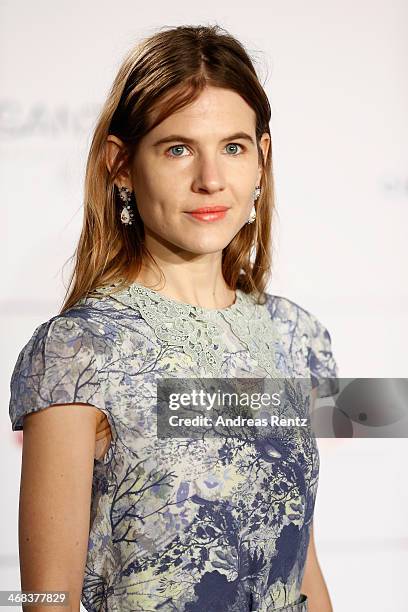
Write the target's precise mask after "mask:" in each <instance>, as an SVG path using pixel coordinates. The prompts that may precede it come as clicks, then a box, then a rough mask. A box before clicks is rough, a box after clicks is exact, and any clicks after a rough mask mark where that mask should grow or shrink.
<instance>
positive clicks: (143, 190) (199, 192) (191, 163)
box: [121, 87, 269, 255]
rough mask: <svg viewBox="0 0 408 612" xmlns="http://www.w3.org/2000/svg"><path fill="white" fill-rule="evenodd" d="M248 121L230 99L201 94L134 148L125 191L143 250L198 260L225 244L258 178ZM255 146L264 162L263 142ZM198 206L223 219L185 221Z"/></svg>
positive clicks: (242, 106) (215, 91) (249, 115)
mask: <svg viewBox="0 0 408 612" xmlns="http://www.w3.org/2000/svg"><path fill="white" fill-rule="evenodd" d="M255 119H256V117H255V112H254V111H253V110H252V108H251V107H250V106H249V105H248V104H247V103H246V102H245V100H243V98H241V96H239V95H238V94H237V93H235V92H233V91H231V90H228V89H221V88H217V87H207V88H206V89H205V90H204V91H203V92H202V93H201V95H200V97H199V98H197V100H195V101H194V102H193V103H192V104H191V105H189V106H188V107H185V108H183V109H181V110H180V111H177V112H176V113H174V114H173V115H171V116H170V117H168V118H167V119H165V120H164V121H163V122H162V123H161V124H160V125H158V126H156V127H155V128H154V129H153V130H151V131H150V132H149V133H148V134H146V136H145V137H144V138H143V139H142V140H141V141H140V143H139V147H138V150H137V154H136V156H135V159H134V161H133V166H132V168H131V169H130V171H131V176H130V179H131V184H130V185H129V187H130V188H131V189H133V190H134V192H135V197H136V202H137V207H138V210H139V214H140V216H141V218H142V220H143V223H144V226H145V237H146V246H147V247H148V248H149V246H154V243H161V245H162V246H165V247H167V248H170V249H171V250H172V251H173V252H177V253H179V254H180V250H181V251H185V252H187V253H189V254H200V255H202V254H206V253H215V252H217V251H222V249H224V248H225V247H226V246H227V245H228V244H229V243H230V242H231V240H232V239H233V237H234V236H235V235H236V234H237V233H238V231H239V230H240V229H241V227H242V226H243V225H244V224H245V223H246V221H247V219H248V216H249V213H250V211H251V208H252V205H253V191H254V189H255V187H256V186H257V185H259V184H260V179H261V175H262V172H261V167H262V166H261V160H259V164H258V152H257V147H256V136H255ZM245 134H246V135H247V136H245ZM260 144H261V148H262V150H263V153H264V157H265V158H266V155H267V151H268V147H269V135H268V134H266V133H265V134H263V137H262V140H261V143H260ZM121 184H123V181H122V183H121ZM205 206H209V207H211V206H225V207H227V211H226V212H225V214H224V215H223V216H222V215H221V216H219V218H217V219H216V220H213V221H209V220H208V218H207V220H206V218H203V217H195V216H193V215H191V214H190V213H191V211H193V210H194V209H196V208H199V207H205ZM153 250H154V249H153ZM187 253H185V254H186V255H187Z"/></svg>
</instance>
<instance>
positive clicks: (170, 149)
mask: <svg viewBox="0 0 408 612" xmlns="http://www.w3.org/2000/svg"><path fill="white" fill-rule="evenodd" d="M230 146H233V147H241V149H244V147H243V145H240V144H238V143H237V142H230V143H228V144H227V145H226V147H230ZM185 148H186V145H183V144H177V145H173V146H172V147H170V148H169V149H167V151H166V155H167V156H168V157H184V155H178V154H177V153H176V154H175V155H173V154H172V153H171V151H174V150H176V149H185ZM169 152H170V153H169ZM238 153H239V152H238ZM236 156H237V154H234V155H232V157H236Z"/></svg>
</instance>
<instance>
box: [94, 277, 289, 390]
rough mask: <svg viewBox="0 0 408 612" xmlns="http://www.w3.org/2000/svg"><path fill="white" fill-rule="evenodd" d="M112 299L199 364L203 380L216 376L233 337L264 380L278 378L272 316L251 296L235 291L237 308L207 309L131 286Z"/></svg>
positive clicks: (115, 294) (105, 291)
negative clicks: (258, 368)
mask: <svg viewBox="0 0 408 612" xmlns="http://www.w3.org/2000/svg"><path fill="white" fill-rule="evenodd" d="M114 286H115V285H110V286H109V287H101V288H98V289H97V290H96V292H97V293H101V294H106V293H108V292H110V291H111V288H112V287H114ZM111 297H113V298H115V299H117V300H119V301H120V302H122V303H123V304H126V305H128V306H130V307H132V308H137V309H138V310H139V312H140V314H141V316H142V317H143V318H144V319H145V321H146V322H147V323H148V324H149V325H150V326H151V327H152V328H153V330H154V333H155V335H156V336H157V338H158V339H159V340H160V341H161V342H162V343H166V344H167V345H172V346H178V347H181V348H182V350H183V352H184V353H185V354H186V355H189V356H190V357H191V359H192V361H193V363H195V364H197V367H198V369H199V370H201V372H202V375H207V376H214V377H216V376H220V371H221V364H222V359H223V355H224V351H225V348H226V340H225V339H226V338H227V337H228V333H229V334H231V331H232V333H233V334H234V335H235V337H236V339H237V340H239V342H241V343H243V345H244V346H245V347H246V348H247V350H248V351H249V353H250V355H251V357H252V358H253V359H254V361H256V362H257V363H258V364H259V366H260V367H261V368H262V369H263V370H264V375H265V376H268V377H270V378H279V376H281V374H279V372H278V370H277V368H276V359H275V350H274V340H275V339H276V338H275V336H274V334H273V328H271V320H270V315H269V313H268V311H267V309H266V308H265V306H264V305H262V304H257V303H256V300H255V298H254V296H253V295H251V294H246V293H244V292H243V291H242V290H240V289H237V290H236V299H235V302H234V303H233V304H232V305H231V306H228V307H227V308H220V309H209V308H203V307H201V306H194V305H192V304H186V303H183V302H179V301H177V300H174V299H172V298H169V297H167V296H165V295H163V294H161V293H160V292H158V291H155V290H153V289H150V288H148V287H145V286H144V285H141V284H139V283H137V282H134V283H132V284H131V285H130V286H129V287H128V288H126V289H124V290H123V291H120V292H117V293H114V294H111ZM271 331H272V333H271Z"/></svg>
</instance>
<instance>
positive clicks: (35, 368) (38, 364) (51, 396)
mask: <svg viewBox="0 0 408 612" xmlns="http://www.w3.org/2000/svg"><path fill="white" fill-rule="evenodd" d="M97 345H98V336H97V334H95V333H93V331H92V328H91V327H90V326H89V323H88V322H87V320H86V319H83V318H79V317H69V316H63V315H57V317H54V318H53V319H50V320H49V321H47V322H45V323H42V324H41V325H40V326H39V327H37V329H36V330H35V331H34V333H33V335H32V337H31V338H30V340H29V341H28V342H27V344H26V345H25V346H24V347H23V349H22V350H21V351H20V354H19V355H18V358H17V362H16V364H15V367H14V370H13V373H12V376H11V382H10V404H9V415H10V419H11V423H12V430H13V431H18V430H22V429H23V420H24V416H25V415H26V414H29V413H31V412H37V411H39V410H42V409H43V408H47V407H48V406H50V405H53V404H57V405H58V404H68V403H85V404H92V405H93V406H95V407H97V408H99V409H100V410H101V411H102V412H104V411H105V404H104V398H103V393H102V391H101V385H100V383H99V378H98V363H97V352H98V351H97Z"/></svg>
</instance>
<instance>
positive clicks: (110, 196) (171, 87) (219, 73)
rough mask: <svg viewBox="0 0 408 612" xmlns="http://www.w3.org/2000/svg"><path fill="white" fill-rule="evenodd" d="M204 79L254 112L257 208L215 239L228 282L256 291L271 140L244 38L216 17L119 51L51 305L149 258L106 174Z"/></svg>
mask: <svg viewBox="0 0 408 612" xmlns="http://www.w3.org/2000/svg"><path fill="white" fill-rule="evenodd" d="M207 85H211V86H215V87H222V88H226V89H230V90H233V91H235V92H237V93H238V94H239V95H240V96H242V98H243V99H244V100H245V101H246V102H247V103H248V104H249V105H250V106H251V107H252V109H253V110H254V111H255V114H256V139H257V148H258V156H259V159H261V160H262V165H263V171H262V178H261V183H260V185H261V195H260V197H259V199H258V200H257V205H256V209H257V217H256V221H255V223H252V224H245V225H244V226H243V227H242V228H241V229H240V230H239V232H238V233H237V234H236V236H234V238H233V239H232V240H231V242H230V243H229V244H228V245H227V246H226V247H225V248H224V250H223V254H222V273H223V276H224V279H225V281H226V283H227V284H228V286H229V287H230V288H231V289H233V290H235V289H236V288H239V289H242V290H243V291H244V292H245V293H249V292H253V291H255V292H256V293H258V294H262V293H263V292H264V290H265V286H266V284H267V282H268V278H269V276H270V274H271V263H272V254H271V242H272V240H271V232H272V216H273V211H274V182H273V172H272V146H270V147H269V150H268V154H267V156H266V158H265V159H264V158H263V153H262V150H261V148H260V144H259V141H260V138H261V136H262V134H263V133H264V132H267V133H268V134H269V135H270V130H269V121H270V116H271V109H270V104H269V101H268V98H267V95H266V93H265V91H264V89H263V87H262V85H261V84H260V82H259V79H258V76H257V73H256V71H255V68H254V66H253V63H252V60H251V59H250V57H249V55H248V53H247V52H246V50H245V49H244V47H243V45H242V44H241V43H240V42H239V41H238V40H236V39H235V38H234V37H233V36H231V35H230V34H229V33H228V32H227V31H226V30H224V29H223V28H221V27H220V26H218V25H199V26H175V27H170V28H167V29H165V30H159V31H157V32H156V33H154V34H153V35H151V36H149V37H147V38H145V39H144V40H142V42H140V43H139V44H137V45H136V46H135V47H134V48H133V49H131V50H130V51H129V52H128V54H127V55H126V57H125V59H124V61H123V62H122V65H121V66H120V68H119V71H118V74H117V76H116V78H115V80H114V82H113V85H112V87H111V90H110V92H109V95H108V97H107V100H106V102H105V104H104V106H103V108H102V110H101V112H100V114H99V117H98V118H97V122H96V127H95V130H94V134H93V138H92V142H91V146H90V151H89V155H88V160H87V165H86V174H85V185H84V219H83V227H82V231H81V236H80V239H79V242H78V246H77V248H76V250H75V253H74V254H73V255H72V257H71V259H72V258H75V266H74V270H73V272H72V274H71V278H70V282H69V285H68V289H67V292H66V295H65V299H64V303H63V306H62V309H61V311H60V313H63V312H65V311H66V310H67V309H68V308H70V307H71V306H73V305H74V304H75V303H76V302H77V301H78V300H79V299H80V298H82V297H86V296H88V295H89V294H90V293H91V292H92V291H93V290H94V289H95V288H96V287H100V286H106V285H111V284H113V283H118V284H117V286H116V289H115V290H120V289H123V288H125V287H126V286H128V285H129V284H131V283H132V281H133V280H135V279H136V277H137V275H138V274H139V271H140V268H141V265H142V261H145V258H149V259H150V260H152V261H153V263H155V262H154V258H153V257H152V255H151V254H150V253H149V252H148V249H147V248H146V246H145V245H144V226H143V222H142V220H141V218H140V216H139V215H138V213H137V209H136V214H135V219H134V221H133V223H132V225H130V226H127V225H124V224H123V223H122V222H121V221H120V210H121V208H122V205H121V200H120V198H118V192H117V188H116V186H115V184H114V179H115V177H116V175H117V173H118V172H119V170H120V169H121V167H122V165H123V164H125V163H128V162H130V163H131V161H132V159H133V157H134V155H135V153H136V150H137V145H138V142H139V141H140V140H141V138H143V136H145V135H146V134H147V133H148V132H149V131H150V130H151V129H153V128H154V127H156V125H158V124H159V123H161V121H163V120H164V119H166V118H167V117H169V116H170V115H171V114H172V113H174V112H175V111H177V110H179V109H181V108H183V107H185V106H187V105H188V104H190V103H191V102H192V101H194V100H195V99H196V98H197V97H198V96H199V95H200V93H201V92H202V90H203V89H204V88H205V87H206V86H207ZM153 111H154V119H153V117H152V115H153ZM109 134H113V135H115V136H117V137H118V138H120V139H121V140H122V141H123V142H124V144H125V147H124V148H123V151H121V152H119V153H118V155H117V156H116V160H115V164H114V166H113V168H111V172H109V171H108V168H107V166H106V155H105V145H106V140H107V137H108V135H109ZM251 257H253V261H251Z"/></svg>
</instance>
